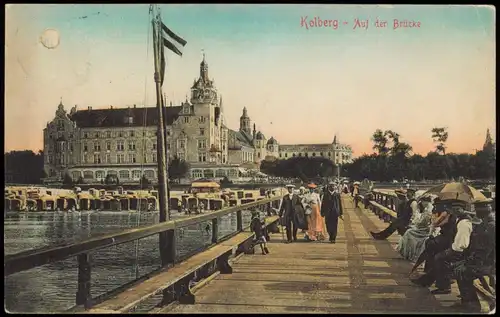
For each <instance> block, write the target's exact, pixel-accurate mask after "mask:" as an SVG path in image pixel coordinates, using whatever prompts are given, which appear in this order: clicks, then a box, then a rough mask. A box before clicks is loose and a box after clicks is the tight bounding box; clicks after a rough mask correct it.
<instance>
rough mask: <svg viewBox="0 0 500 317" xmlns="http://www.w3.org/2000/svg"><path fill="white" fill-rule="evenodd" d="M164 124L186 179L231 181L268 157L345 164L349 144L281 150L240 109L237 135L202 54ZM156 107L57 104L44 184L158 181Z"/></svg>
mask: <svg viewBox="0 0 500 317" xmlns="http://www.w3.org/2000/svg"><path fill="white" fill-rule="evenodd" d="M163 114H164V118H166V126H167V132H166V137H167V155H168V159H169V160H171V159H173V158H174V157H178V158H179V159H181V160H186V161H187V162H188V163H190V167H191V168H190V173H189V174H190V175H189V176H190V178H194V179H196V178H201V177H206V178H223V177H224V176H226V177H228V178H229V179H234V178H237V177H238V175H239V173H240V171H241V168H240V166H242V165H243V166H247V167H256V168H257V167H258V165H259V164H260V162H261V161H262V160H264V159H265V158H266V157H269V156H271V157H275V158H281V159H286V158H290V157H293V156H302V155H304V156H324V157H328V158H330V159H331V160H332V161H333V162H335V163H336V164H342V163H346V162H349V161H350V160H351V157H352V150H351V148H350V147H349V146H347V145H342V144H339V143H337V141H336V138H335V139H334V142H333V143H332V144H295V145H279V143H278V142H277V140H275V139H274V138H272V137H271V138H270V139H266V137H265V136H264V134H263V133H262V132H260V131H256V129H255V124H254V125H253V129H252V125H251V121H250V117H249V116H248V113H247V109H246V108H244V109H243V114H242V116H241V118H240V127H239V129H238V130H231V129H229V128H228V127H227V125H226V124H225V122H224V112H223V102H222V97H221V96H220V95H219V93H218V91H217V89H216V87H215V85H214V81H213V80H211V79H210V78H209V73H208V64H207V62H206V61H205V57H204V58H203V61H202V62H201V64H200V75H199V77H198V78H197V79H195V80H194V82H193V85H192V87H191V97H190V99H189V100H187V98H186V100H185V101H184V102H182V103H181V104H180V105H178V106H172V104H170V106H169V107H166V108H165V109H164V113H163ZM157 125H158V112H157V108H156V107H137V106H135V105H134V106H132V107H127V108H113V107H112V106H111V107H109V108H107V109H92V107H88V108H87V109H78V108H77V106H74V107H73V108H71V109H70V112H69V113H68V112H67V111H66V109H65V107H64V105H63V103H62V101H61V102H60V104H59V106H58V108H57V110H56V112H55V117H54V119H53V120H52V121H51V122H49V123H47V126H46V128H45V129H44V130H43V139H44V168H45V172H46V173H47V175H48V179H47V180H48V181H51V180H61V179H62V178H63V177H64V175H65V174H66V173H67V174H69V175H70V176H71V178H72V179H73V180H77V179H79V178H80V177H81V178H83V179H84V181H85V182H88V183H92V182H102V181H103V180H104V179H105V178H106V176H107V175H115V176H117V177H118V179H119V180H120V182H121V183H126V182H137V181H139V180H140V178H141V177H142V175H145V176H146V177H147V178H148V179H149V180H151V181H155V180H156V179H157Z"/></svg>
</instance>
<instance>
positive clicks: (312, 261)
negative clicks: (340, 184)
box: [159, 197, 458, 313]
mask: <svg viewBox="0 0 500 317" xmlns="http://www.w3.org/2000/svg"><path fill="white" fill-rule="evenodd" d="M342 203H343V205H344V221H341V220H340V221H339V232H338V236H337V243H336V244H330V243H328V242H309V243H306V242H300V241H299V242H296V243H292V244H283V243H282V235H281V234H273V235H272V236H271V241H270V242H269V250H270V254H268V255H261V254H260V252H259V251H260V250H259V248H258V247H256V254H255V255H245V256H243V257H241V258H240V259H238V260H237V262H236V263H234V265H233V274H230V275H219V276H218V277H217V278H215V279H214V280H213V281H211V282H209V283H208V284H207V285H206V286H204V287H202V288H201V289H200V290H199V291H197V292H196V304H195V305H179V304H176V305H171V306H169V307H165V308H163V309H161V310H160V311H159V313H417V312H419V313H453V312H451V311H450V308H448V306H450V305H452V304H453V303H455V301H457V300H458V298H457V297H456V296H457V295H458V292H457V290H456V284H454V285H453V286H454V291H453V293H452V294H450V295H438V296H434V295H431V294H430V292H429V290H428V289H426V288H420V287H417V286H415V285H413V284H411V282H410V281H409V279H408V272H409V271H410V269H411V267H412V263H410V262H408V261H406V260H404V259H402V258H401V257H400V256H399V254H398V253H397V252H396V251H394V248H395V246H396V244H397V241H398V239H399V236H398V235H397V234H394V235H393V236H392V237H390V238H389V239H388V240H386V241H375V240H373V239H372V238H371V236H370V234H369V231H370V230H377V231H378V230H380V229H382V228H385V227H386V226H387V224H385V223H384V222H383V221H381V220H380V219H379V218H378V217H377V216H375V215H373V214H372V213H371V212H370V211H368V210H363V209H354V208H353V203H352V201H351V200H350V198H348V197H343V201H342ZM301 238H302V234H300V233H299V240H300V239H301Z"/></svg>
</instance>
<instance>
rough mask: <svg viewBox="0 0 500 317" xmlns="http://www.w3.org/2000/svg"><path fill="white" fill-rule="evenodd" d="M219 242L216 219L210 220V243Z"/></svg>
mask: <svg viewBox="0 0 500 317" xmlns="http://www.w3.org/2000/svg"><path fill="white" fill-rule="evenodd" d="M218 241H219V227H218V221H217V218H214V219H212V243H217V242H218Z"/></svg>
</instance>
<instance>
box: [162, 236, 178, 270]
mask: <svg viewBox="0 0 500 317" xmlns="http://www.w3.org/2000/svg"><path fill="white" fill-rule="evenodd" d="M160 242H161V243H160V246H161V248H162V250H160V256H161V265H162V266H163V267H164V266H167V265H169V264H175V255H176V241H175V229H171V230H167V231H164V232H161V233H160Z"/></svg>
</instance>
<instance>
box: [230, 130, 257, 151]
mask: <svg viewBox="0 0 500 317" xmlns="http://www.w3.org/2000/svg"><path fill="white" fill-rule="evenodd" d="M228 134H229V135H231V136H234V137H235V138H236V143H237V144H239V145H240V146H247V147H253V142H252V136H251V135H250V134H248V133H246V132H244V131H234V130H231V129H229V130H228Z"/></svg>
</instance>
